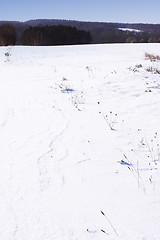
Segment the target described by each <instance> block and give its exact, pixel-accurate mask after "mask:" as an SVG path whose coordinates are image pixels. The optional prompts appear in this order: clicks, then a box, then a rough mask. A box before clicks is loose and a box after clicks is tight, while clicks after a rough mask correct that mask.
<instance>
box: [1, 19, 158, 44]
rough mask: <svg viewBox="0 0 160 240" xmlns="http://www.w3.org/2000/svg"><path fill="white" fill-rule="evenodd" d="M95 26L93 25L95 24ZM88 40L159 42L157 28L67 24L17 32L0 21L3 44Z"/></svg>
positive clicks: (70, 42)
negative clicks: (138, 28) (140, 28)
mask: <svg viewBox="0 0 160 240" xmlns="http://www.w3.org/2000/svg"><path fill="white" fill-rule="evenodd" d="M95 26H96V25H95ZM90 43H160V32H156V31H154V33H153V32H148V31H140V32H135V31H133V32H131V31H122V30H120V29H118V28H117V27H116V26H114V25H113V26H112V27H111V25H108V28H94V30H93V31H87V30H83V29H77V27H75V26H67V25H45V26H42V25H41V26H28V27H26V28H25V29H24V30H23V31H22V32H21V34H19V32H18V33H17V29H16V27H15V26H13V25H12V24H9V23H5V24H1V25H0V46H7V45H15V44H17V45H30V46H52V45H71V44H72V45H74V44H90Z"/></svg>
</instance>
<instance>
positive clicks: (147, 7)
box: [0, 0, 160, 23]
mask: <svg viewBox="0 0 160 240" xmlns="http://www.w3.org/2000/svg"><path fill="white" fill-rule="evenodd" d="M2 1H3V0H2ZM159 9H160V1H159V0H152V1H148V0H134V1H129V0H128V1H126V0H119V1H118V0H109V1H108V0H92V1H91V0H81V1H80V0H27V1H26V0H5V1H3V2H2V3H1V7H0V20H16V21H17V20H18V21H26V20H30V19H39V18H45V19H67V20H69V19H70V20H82V21H98V22H101V21H102V22H125V23H132V22H133V23H160V14H159Z"/></svg>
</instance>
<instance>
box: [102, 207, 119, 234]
mask: <svg viewBox="0 0 160 240" xmlns="http://www.w3.org/2000/svg"><path fill="white" fill-rule="evenodd" d="M101 214H102V215H103V216H104V217H105V219H106V220H107V222H108V223H109V224H110V226H111V227H112V229H113V231H114V232H115V234H116V235H117V237H118V233H117V231H116V229H115V228H114V226H113V225H112V223H111V221H110V220H109V219H108V218H107V216H106V214H105V213H104V212H102V211H101ZM101 232H103V233H105V234H107V233H106V232H105V231H104V230H103V229H101ZM107 235H108V234H107Z"/></svg>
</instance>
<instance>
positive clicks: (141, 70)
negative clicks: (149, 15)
mask: <svg viewBox="0 0 160 240" xmlns="http://www.w3.org/2000/svg"><path fill="white" fill-rule="evenodd" d="M7 52H8V53H9V54H6V53H7ZM146 52H148V53H151V54H156V55H160V48H159V44H108V45H105V44H104V45H84V46H60V47H21V46H16V47H1V48H0V239H2V240H106V239H109V240H113V239H120V240H129V239H131V240H137V239H139V240H140V239H141V240H142V239H143V240H144V239H145V240H151V239H154V240H155V239H156V240H158V239H160V148H159V144H160V142H159V141H160V138H159V134H160V74H158V71H152V70H153V69H160V62H158V61H155V62H153V61H152V62H151V61H150V60H149V59H148V60H146V59H145V53H146ZM151 67H152V68H151ZM149 69H150V71H149Z"/></svg>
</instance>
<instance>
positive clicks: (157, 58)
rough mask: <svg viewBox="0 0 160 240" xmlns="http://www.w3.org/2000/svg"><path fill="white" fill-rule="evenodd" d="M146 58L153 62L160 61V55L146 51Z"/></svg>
mask: <svg viewBox="0 0 160 240" xmlns="http://www.w3.org/2000/svg"><path fill="white" fill-rule="evenodd" d="M145 59H146V60H150V61H151V62H155V61H159V60H160V56H159V55H154V54H150V53H145Z"/></svg>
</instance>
